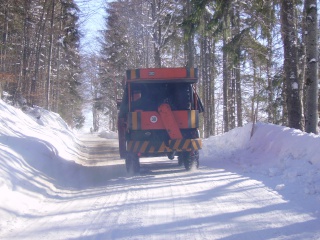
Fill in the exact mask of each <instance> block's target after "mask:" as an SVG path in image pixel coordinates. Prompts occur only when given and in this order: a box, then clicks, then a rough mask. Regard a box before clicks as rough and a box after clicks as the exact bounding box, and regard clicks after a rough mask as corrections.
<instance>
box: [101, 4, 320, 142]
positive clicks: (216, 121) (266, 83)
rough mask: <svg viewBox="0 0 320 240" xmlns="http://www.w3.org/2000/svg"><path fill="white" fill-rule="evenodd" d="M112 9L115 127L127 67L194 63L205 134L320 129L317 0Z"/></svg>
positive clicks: (104, 100)
mask: <svg viewBox="0 0 320 240" xmlns="http://www.w3.org/2000/svg"><path fill="white" fill-rule="evenodd" d="M106 12H107V18H106V20H105V23H106V26H105V31H104V32H103V35H102V43H101V44H102V50H101V52H100V57H99V59H100V60H99V79H100V81H101V88H100V89H99V91H100V93H98V95H99V96H100V97H101V101H99V103H98V105H99V107H100V110H101V111H108V114H109V115H110V118H111V119H113V120H111V121H110V124H111V128H112V129H116V126H115V119H116V115H117V114H116V112H117V110H116V99H117V98H120V97H121V94H122V81H123V77H124V72H125V70H126V69H130V68H143V67H177V66H191V67H198V68H199V73H200V86H199V90H200V93H201V97H202V99H203V101H204V105H205V108H206V109H205V113H204V117H203V119H202V126H203V127H202V130H203V133H204V136H205V137H207V136H210V135H214V134H217V133H221V132H225V131H228V130H230V129H232V128H235V127H239V126H242V125H243V124H245V123H247V122H250V121H264V122H269V123H274V124H281V125H286V126H289V127H293V128H297V129H301V130H305V131H307V132H314V133H316V132H317V124H318V115H319V104H318V98H319V86H318V77H319V76H318V63H319V61H318V55H317V52H318V50H319V49H318V25H319V24H318V19H317V14H318V12H317V1H316V0H305V1H299V0H278V1H277V0H251V1H250V0H249V1H240V0H187V1H182V0H178V1H177V0H169V1H168V0H149V1H144V0H118V1H112V2H110V3H108V4H107V7H106Z"/></svg>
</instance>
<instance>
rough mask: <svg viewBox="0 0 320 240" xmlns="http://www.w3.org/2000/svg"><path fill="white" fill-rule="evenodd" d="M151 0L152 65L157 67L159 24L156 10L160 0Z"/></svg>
mask: <svg viewBox="0 0 320 240" xmlns="http://www.w3.org/2000/svg"><path fill="white" fill-rule="evenodd" d="M158 1H159V2H157V1H156V0H152V3H151V10H152V22H153V24H154V26H153V46H154V65H155V67H157V68H161V25H160V22H159V16H157V10H159V9H160V6H161V5H160V4H161V2H160V0H158Z"/></svg>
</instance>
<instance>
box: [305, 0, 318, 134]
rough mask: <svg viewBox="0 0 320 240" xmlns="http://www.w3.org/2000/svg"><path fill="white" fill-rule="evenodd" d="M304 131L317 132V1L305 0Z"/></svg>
mask: <svg viewBox="0 0 320 240" xmlns="http://www.w3.org/2000/svg"><path fill="white" fill-rule="evenodd" d="M305 10H306V18H307V19H306V33H307V34H306V54H307V56H306V60H307V71H306V82H305V84H306V85H305V87H306V93H307V94H306V132H309V133H316V134H317V133H318V45H317V40H318V29H317V24H318V20H317V1H316V0H306V1H305Z"/></svg>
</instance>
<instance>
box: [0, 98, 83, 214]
mask: <svg viewBox="0 0 320 240" xmlns="http://www.w3.org/2000/svg"><path fill="white" fill-rule="evenodd" d="M27 112H28V113H29V114H25V113H24V112H22V111H21V110H19V109H17V108H14V107H12V106H9V105H7V104H6V103H4V102H3V101H2V100H0V115H1V118H0V159H1V161H0V192H1V195H0V205H1V206H2V207H3V209H6V212H7V213H9V212H16V211H17V212H18V214H20V213H21V212H20V210H21V211H22V212H23V211H24V209H26V205H34V204H37V201H38V200H39V199H40V198H42V197H43V196H50V195H52V194H54V191H55V189H56V187H57V186H59V185H64V184H65V181H66V180H67V178H66V177H65V176H70V175H71V176H72V173H73V172H74V171H75V169H77V166H76V165H77V164H75V163H74V160H75V153H76V152H77V148H76V145H77V144H76V142H77V139H76V137H75V135H74V134H73V132H72V131H71V130H70V129H69V128H68V126H67V125H66V124H65V122H64V121H63V120H62V119H61V118H60V116H59V115H58V114H55V113H52V112H49V111H46V110H43V109H40V108H37V109H28V110H27ZM21 199H23V201H21ZM34 201H36V202H34ZM17 202H19V204H17ZM0 212H1V211H0ZM1 216H3V215H1Z"/></svg>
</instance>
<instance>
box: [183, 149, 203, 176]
mask: <svg viewBox="0 0 320 240" xmlns="http://www.w3.org/2000/svg"><path fill="white" fill-rule="evenodd" d="M183 155H184V159H183V163H184V167H185V169H186V170H187V171H190V170H192V169H196V168H199V151H191V152H185V153H184V154H183Z"/></svg>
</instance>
